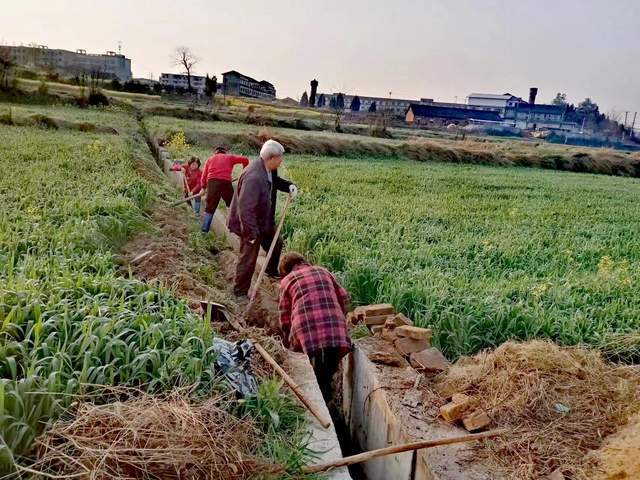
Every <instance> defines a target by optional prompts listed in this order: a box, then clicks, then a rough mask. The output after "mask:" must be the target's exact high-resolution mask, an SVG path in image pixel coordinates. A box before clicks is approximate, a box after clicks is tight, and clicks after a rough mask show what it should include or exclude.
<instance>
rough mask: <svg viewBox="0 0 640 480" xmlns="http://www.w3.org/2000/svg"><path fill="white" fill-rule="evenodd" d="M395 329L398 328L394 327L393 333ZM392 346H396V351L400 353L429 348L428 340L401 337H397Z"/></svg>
mask: <svg viewBox="0 0 640 480" xmlns="http://www.w3.org/2000/svg"><path fill="white" fill-rule="evenodd" d="M397 331H398V329H397V328H396V329H395V330H394V333H395V332H397ZM394 346H395V347H396V350H398V352H400V353H401V354H402V355H411V354H412V353H414V352H420V351H422V350H426V349H427V348H429V342H426V341H424V340H414V339H412V338H406V337H402V338H398V339H397V340H396V341H395V342H394Z"/></svg>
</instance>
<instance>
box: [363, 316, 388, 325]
mask: <svg viewBox="0 0 640 480" xmlns="http://www.w3.org/2000/svg"><path fill="white" fill-rule="evenodd" d="M388 317H389V315H377V316H375V317H364V324H365V325H367V326H369V327H370V326H371V325H384V322H386V321H387V318H388Z"/></svg>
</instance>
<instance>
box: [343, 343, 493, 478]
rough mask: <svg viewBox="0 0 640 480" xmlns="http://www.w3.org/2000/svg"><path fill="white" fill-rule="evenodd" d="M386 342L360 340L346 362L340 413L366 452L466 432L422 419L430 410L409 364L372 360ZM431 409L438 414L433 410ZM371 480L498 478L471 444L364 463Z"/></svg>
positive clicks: (352, 435)
mask: <svg viewBox="0 0 640 480" xmlns="http://www.w3.org/2000/svg"><path fill="white" fill-rule="evenodd" d="M385 348H388V344H387V343H386V342H385V341H384V340H382V339H379V338H374V337H370V338H366V339H363V340H361V341H358V342H356V347H355V350H354V352H353V354H352V355H350V356H349V357H347V358H346V359H345V361H344V362H343V377H342V410H343V414H344V418H345V423H346V424H347V426H348V428H349V430H350V433H351V438H352V439H353V440H354V441H356V442H358V444H359V446H360V448H361V449H362V450H363V451H369V450H373V449H376V448H383V447H388V446H390V445H399V444H403V443H409V442H415V441H418V440H424V439H434V440H435V439H440V438H447V437H454V436H462V435H465V434H467V432H466V431H465V430H463V429H461V428H458V427H455V426H452V425H449V424H446V423H444V422H442V421H440V420H438V419H436V418H435V415H434V414H431V415H424V414H423V412H424V411H425V410H429V408H428V407H429V406H428V405H425V401H424V396H421V392H420V390H419V389H418V388H415V384H416V380H418V377H417V376H421V375H422V374H420V373H418V372H416V371H415V370H414V369H413V368H411V367H410V366H409V365H408V364H406V363H405V364H403V365H401V366H399V367H391V366H387V365H378V364H375V363H373V362H372V361H371V360H370V359H369V355H370V354H371V353H374V352H380V351H384V349H385ZM431 410H432V411H433V410H437V408H436V407H434V408H433V409H431ZM363 469H364V472H365V474H366V476H367V479H368V480H462V479H464V480H498V479H502V478H504V477H501V476H500V475H496V474H495V473H492V472H490V470H489V469H488V468H487V467H486V466H485V465H482V464H481V463H480V462H479V461H477V460H476V459H475V458H474V455H473V450H472V446H471V444H458V445H447V446H441V447H436V448H432V449H425V450H420V451H417V452H405V453H402V454H398V455H390V456H387V457H381V458H378V459H373V460H370V461H368V462H365V463H364V464H363Z"/></svg>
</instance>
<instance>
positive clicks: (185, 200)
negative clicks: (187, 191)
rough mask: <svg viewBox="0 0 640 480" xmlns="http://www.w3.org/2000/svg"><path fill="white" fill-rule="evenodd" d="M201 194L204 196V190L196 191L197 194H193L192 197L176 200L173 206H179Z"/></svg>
mask: <svg viewBox="0 0 640 480" xmlns="http://www.w3.org/2000/svg"><path fill="white" fill-rule="evenodd" d="M201 196H202V192H200V193H196V194H195V195H191V196H190V197H186V198H182V199H180V200H176V201H175V202H173V203H171V206H172V207H177V206H178V205H180V204H181V203H187V202H188V201H189V200H193V199H195V198H198V197H201Z"/></svg>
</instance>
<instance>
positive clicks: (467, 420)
mask: <svg viewBox="0 0 640 480" xmlns="http://www.w3.org/2000/svg"><path fill="white" fill-rule="evenodd" d="M462 424H463V425H464V428H466V429H467V431H468V432H475V431H477V430H482V429H483V428H487V427H488V426H489V425H491V419H490V418H489V415H487V413H486V412H484V411H482V410H478V411H477V412H473V413H472V414H471V415H469V416H467V417H464V418H463V419H462Z"/></svg>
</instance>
